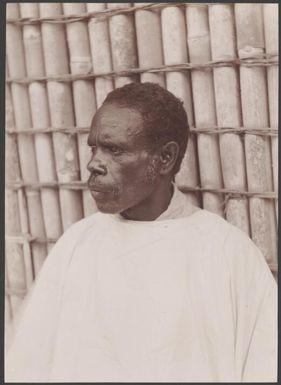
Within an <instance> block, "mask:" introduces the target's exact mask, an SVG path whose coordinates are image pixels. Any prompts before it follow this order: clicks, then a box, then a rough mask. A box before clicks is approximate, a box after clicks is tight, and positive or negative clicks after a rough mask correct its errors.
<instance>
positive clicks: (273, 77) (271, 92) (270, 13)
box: [263, 4, 279, 220]
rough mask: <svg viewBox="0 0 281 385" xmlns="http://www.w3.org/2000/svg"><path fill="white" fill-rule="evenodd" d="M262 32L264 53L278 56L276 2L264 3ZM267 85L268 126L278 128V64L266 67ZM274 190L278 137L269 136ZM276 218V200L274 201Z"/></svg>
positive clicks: (276, 173)
mask: <svg viewBox="0 0 281 385" xmlns="http://www.w3.org/2000/svg"><path fill="white" fill-rule="evenodd" d="M263 16H264V32H265V48H266V53H267V54H270V55H273V56H276V57H278V4H264V5H263ZM267 87H268V100H269V118H270V127H272V128H278V106H279V98H278V66H272V67H268V68H267ZM271 155H272V166H273V185H274V191H275V192H276V193H277V192H278V138H277V137H272V138H271ZM275 208H276V219H277V220H278V201H276V205H275Z"/></svg>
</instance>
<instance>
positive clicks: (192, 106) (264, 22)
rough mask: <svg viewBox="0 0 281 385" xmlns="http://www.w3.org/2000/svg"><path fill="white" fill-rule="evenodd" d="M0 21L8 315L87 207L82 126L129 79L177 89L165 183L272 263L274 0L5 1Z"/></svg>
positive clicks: (274, 221)
mask: <svg viewBox="0 0 281 385" xmlns="http://www.w3.org/2000/svg"><path fill="white" fill-rule="evenodd" d="M6 31H7V33H6V37H7V44H6V53H7V63H6V79H7V83H6V302H5V303H6V312H5V313H6V321H7V322H10V321H11V320H12V319H13V317H14V315H15V314H16V313H17V310H18V308H19V305H20V304H21V302H22V299H23V298H24V296H25V294H26V292H27V291H28V289H29V287H30V285H31V283H32V281H33V279H34V278H35V277H36V275H37V274H38V272H39V270H40V268H41V266H42V263H43V261H44V260H45V258H46V255H47V253H48V251H50V249H51V247H52V245H53V244H54V242H55V241H56V240H57V239H58V238H59V236H60V235H61V234H62V233H63V232H64V231H65V230H66V229H67V228H68V227H69V226H70V225H71V224H72V223H74V222H76V221H78V220H79V219H81V218H82V217H83V216H87V215H90V214H91V213H93V212H95V211H96V208H95V205H94V202H93V200H92V199H91V197H90V195H89V192H88V191H87V189H86V185H85V181H86V180H87V177H88V174H87V170H86V164H87V162H88V160H89V156H90V154H89V150H88V148H87V145H86V139H87V132H88V129H89V124H90V121H91V118H92V116H93V114H94V112H95V111H96V109H97V108H98V107H99V106H100V105H101V104H102V102H103V100H104V98H105V96H106V95H107V93H108V92H109V91H111V90H112V89H114V88H115V87H119V86H122V85H124V84H126V83H129V82H132V81H136V82H145V81H152V82H157V83H159V84H160V85H162V86H164V87H166V88H167V89H168V90H170V91H171V92H173V93H174V94H175V95H177V96H178V97H180V98H181V99H182V100H183V103H184V106H185V108H186V111H187V113H188V117H189V123H190V125H191V130H192V137H191V139H190V141H189V145H188V149H187V152H186V156H185V158H184V161H183V165H182V168H181V171H180V173H179V174H178V176H177V179H176V183H177V185H178V186H179V188H180V189H181V190H182V191H184V192H186V194H187V195H188V196H189V198H190V201H191V202H193V203H195V204H197V205H199V206H201V207H204V208H205V209H207V210H210V211H212V212H214V213H217V214H218V215H220V216H222V217H224V218H226V219H227V220H228V221H229V222H231V223H233V224H234V225H236V226H238V227H239V228H241V229H242V230H243V231H245V232H246V233H247V234H248V235H249V236H250V237H251V238H252V239H253V241H254V242H255V243H256V244H257V245H258V247H259V248H260V249H261V251H262V252H263V254H264V256H265V258H266V261H267V262H268V264H269V266H270V268H271V270H272V271H273V273H276V271H277V184H278V181H277V174H278V160H277V158H278V155H277V152H278V148H277V124H278V115H277V113H278V66H277V65H278V64H277V60H278V56H277V55H278V5H277V4H257V3H256V4H255V3H251V4H239V3H237V4H227V3H225V4H219V3H217V4H209V3H208V4H203V3H201V4H192V3H188V4H184V3H180V4H176V3H165V4H161V3H155V4H153V3H135V4H133V3H122V4H118V3H107V4H105V3H20V4H17V3H9V4H7V30H6ZM246 257H247V256H245V258H246Z"/></svg>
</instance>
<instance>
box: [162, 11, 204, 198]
mask: <svg viewBox="0 0 281 385" xmlns="http://www.w3.org/2000/svg"><path fill="white" fill-rule="evenodd" d="M161 25H162V39H163V52H164V63H165V64H166V65H171V64H179V63H186V62H187V61H188V58H187V46H186V27H185V17H184V12H183V10H182V9H179V8H178V7H168V8H164V9H163V10H162V12H161ZM166 87H167V89H168V90H169V91H171V92H172V93H173V94H174V95H176V96H177V97H178V98H180V99H181V100H182V101H183V105H184V108H185V110H186V112H187V116H188V122H189V125H190V126H194V119H193V109H192V96H191V84H190V74H189V73H188V72H167V74H166ZM194 139H195V138H193V137H190V139H189V142H188V148H187V151H186V155H185V158H184V159H183V162H182V166H181V170H180V172H179V174H178V175H177V176H176V183H177V185H178V187H179V188H184V187H186V186H187V187H196V186H198V185H199V180H198V167H197V159H196V151H195V140H194ZM187 196H188V197H189V199H190V201H191V203H193V204H196V205H198V197H197V194H195V193H188V194H187Z"/></svg>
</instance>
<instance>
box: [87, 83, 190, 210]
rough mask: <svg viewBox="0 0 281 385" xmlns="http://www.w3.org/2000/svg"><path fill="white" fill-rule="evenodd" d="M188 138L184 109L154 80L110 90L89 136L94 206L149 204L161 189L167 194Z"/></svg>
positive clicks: (120, 207) (121, 207)
mask: <svg viewBox="0 0 281 385" xmlns="http://www.w3.org/2000/svg"><path fill="white" fill-rule="evenodd" d="M187 139H188V122H187V116H186V113H185V110H184V108H183V106H182V103H181V101H180V100H179V99H177V98H176V97H175V96H174V95H173V94H171V93H170V92H169V91H167V90H165V89H163V88H162V87H160V86H159V85H157V84H155V83H131V84H128V85H125V86H123V87H121V88H117V89H115V90H114V91H112V92H110V93H109V94H108V96H107V97H106V99H105V101H104V103H103V105H102V106H101V107H100V108H99V110H98V111H97V113H96V114H95V116H94V118H93V121H92V125H91V131H90V134H89V138H88V144H89V146H91V147H92V153H93V155H92V159H91V161H90V163H89V165H88V169H89V171H90V172H91V176H90V179H89V188H90V190H91V192H92V195H93V197H94V199H95V200H96V203H97V206H98V208H99V209H100V210H101V211H103V212H110V213H115V212H121V213H123V212H126V210H129V211H130V210H132V208H134V207H138V206H141V207H142V206H147V205H149V202H150V201H151V199H152V197H154V199H155V194H156V195H157V194H158V195H159V193H160V190H161V195H163V191H166V192H167V193H168V194H169V186H170V185H171V180H172V179H173V177H174V174H175V173H176V172H177V171H178V170H179V168H180V163H181V161H182V158H183V156H184V153H185V150H186V146H187ZM164 195H165V194H164ZM157 200H159V201H161V200H163V198H162V197H160V196H158V199H157Z"/></svg>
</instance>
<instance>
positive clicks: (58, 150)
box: [39, 3, 83, 230]
mask: <svg viewBox="0 0 281 385" xmlns="http://www.w3.org/2000/svg"><path fill="white" fill-rule="evenodd" d="M39 9H40V16H43V17H53V16H58V15H61V14H62V7H61V4H59V3H40V4H39ZM65 37H66V36H65V30H64V26H63V25H58V24H42V39H43V52H44V60H45V67H46V73H47V75H59V74H62V73H66V72H68V71H69V66H68V54H67V46H66V39H65ZM48 97H49V107H50V116H51V122H52V125H53V126H54V127H61V126H62V125H64V124H69V125H74V113H73V101H72V93H71V87H70V85H69V84H66V83H58V82H55V81H53V82H48ZM53 143H54V152H55V158H56V171H57V177H58V180H59V181H62V182H71V181H75V180H78V179H79V160H78V151H77V143H76V140H75V138H74V137H73V136H71V135H67V134H63V133H59V132H57V133H54V134H53ZM59 195H60V204H61V214H62V225H63V230H66V229H67V228H68V227H69V226H70V225H71V224H72V223H74V222H76V221H78V220H79V219H81V218H82V217H83V209H82V199H81V194H80V192H79V191H67V190H64V189H60V191H59Z"/></svg>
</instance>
